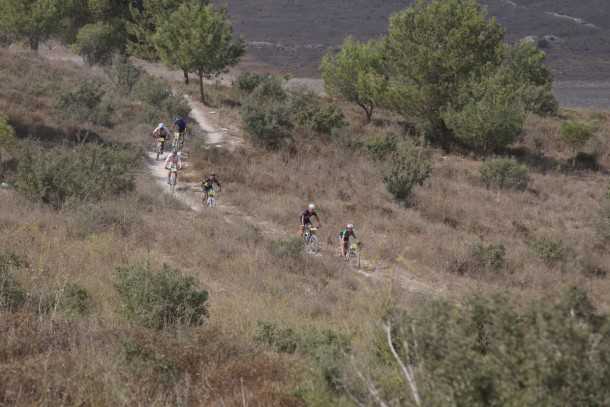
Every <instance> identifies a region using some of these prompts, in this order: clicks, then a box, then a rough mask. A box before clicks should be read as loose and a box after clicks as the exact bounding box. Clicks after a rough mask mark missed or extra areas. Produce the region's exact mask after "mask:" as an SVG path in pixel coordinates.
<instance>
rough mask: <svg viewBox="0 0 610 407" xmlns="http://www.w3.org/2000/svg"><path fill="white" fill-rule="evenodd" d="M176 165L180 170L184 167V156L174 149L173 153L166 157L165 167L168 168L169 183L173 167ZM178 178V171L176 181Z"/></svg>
mask: <svg viewBox="0 0 610 407" xmlns="http://www.w3.org/2000/svg"><path fill="white" fill-rule="evenodd" d="M173 166H175V167H176V168H177V169H178V171H180V170H181V169H182V158H181V157H180V153H178V152H176V150H175V149H174V150H172V153H171V154H170V155H168V156H167V158H166V159H165V169H166V170H168V173H167V183H168V184H169V183H170V182H169V181H170V178H171V175H172V171H171V169H172V167H173ZM177 180H178V173H176V181H177Z"/></svg>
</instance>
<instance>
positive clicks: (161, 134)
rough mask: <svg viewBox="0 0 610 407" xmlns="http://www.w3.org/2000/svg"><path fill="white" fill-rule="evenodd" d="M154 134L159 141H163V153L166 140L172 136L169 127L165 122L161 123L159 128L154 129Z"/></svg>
mask: <svg viewBox="0 0 610 407" xmlns="http://www.w3.org/2000/svg"><path fill="white" fill-rule="evenodd" d="M152 135H153V137H154V138H156V139H157V140H158V141H159V142H161V154H163V149H164V147H165V140H166V139H167V138H168V137H169V136H170V133H169V130H168V128H167V127H165V124H163V123H159V125H158V126H157V128H156V129H154V130H153V132H152Z"/></svg>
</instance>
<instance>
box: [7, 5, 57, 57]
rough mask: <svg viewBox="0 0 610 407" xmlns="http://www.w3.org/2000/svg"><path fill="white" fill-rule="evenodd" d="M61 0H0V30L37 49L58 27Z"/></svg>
mask: <svg viewBox="0 0 610 407" xmlns="http://www.w3.org/2000/svg"><path fill="white" fill-rule="evenodd" d="M61 16H62V0H0V32H2V33H3V35H5V36H8V37H9V38H14V39H17V40H23V41H26V42H27V43H28V45H29V46H30V48H31V49H32V50H38V47H39V45H40V43H41V42H43V41H46V40H47V39H48V38H49V37H51V35H53V34H55V33H56V32H57V31H58V30H59V28H60V20H61Z"/></svg>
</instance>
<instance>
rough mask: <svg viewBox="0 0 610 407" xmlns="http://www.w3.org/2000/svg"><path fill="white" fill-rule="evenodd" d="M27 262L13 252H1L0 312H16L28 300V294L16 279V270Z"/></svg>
mask: <svg viewBox="0 0 610 407" xmlns="http://www.w3.org/2000/svg"><path fill="white" fill-rule="evenodd" d="M23 266H25V262H24V261H23V260H22V259H21V258H20V257H19V256H17V255H16V254H14V253H12V252H0V310H9V311H11V310H15V309H17V308H19V307H21V306H22V305H23V304H24V303H25V300H26V292H25V290H24V289H23V288H21V285H20V284H19V282H18V281H17V280H16V279H15V275H14V274H13V272H14V270H16V269H18V268H21V267H23Z"/></svg>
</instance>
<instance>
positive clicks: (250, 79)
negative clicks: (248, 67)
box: [237, 72, 268, 95]
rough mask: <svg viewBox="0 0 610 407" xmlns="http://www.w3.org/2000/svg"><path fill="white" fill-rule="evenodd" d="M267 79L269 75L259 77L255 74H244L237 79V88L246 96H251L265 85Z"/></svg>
mask: <svg viewBox="0 0 610 407" xmlns="http://www.w3.org/2000/svg"><path fill="white" fill-rule="evenodd" d="M267 77H268V75H259V74H257V73H253V72H243V73H242V74H240V75H239V76H238V77H237V88H238V89H239V90H240V91H241V92H242V93H243V94H244V95H249V94H250V93H252V92H253V91H254V89H256V87H257V86H258V85H260V84H261V83H263V81H264V80H265V79H266V78H267Z"/></svg>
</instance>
